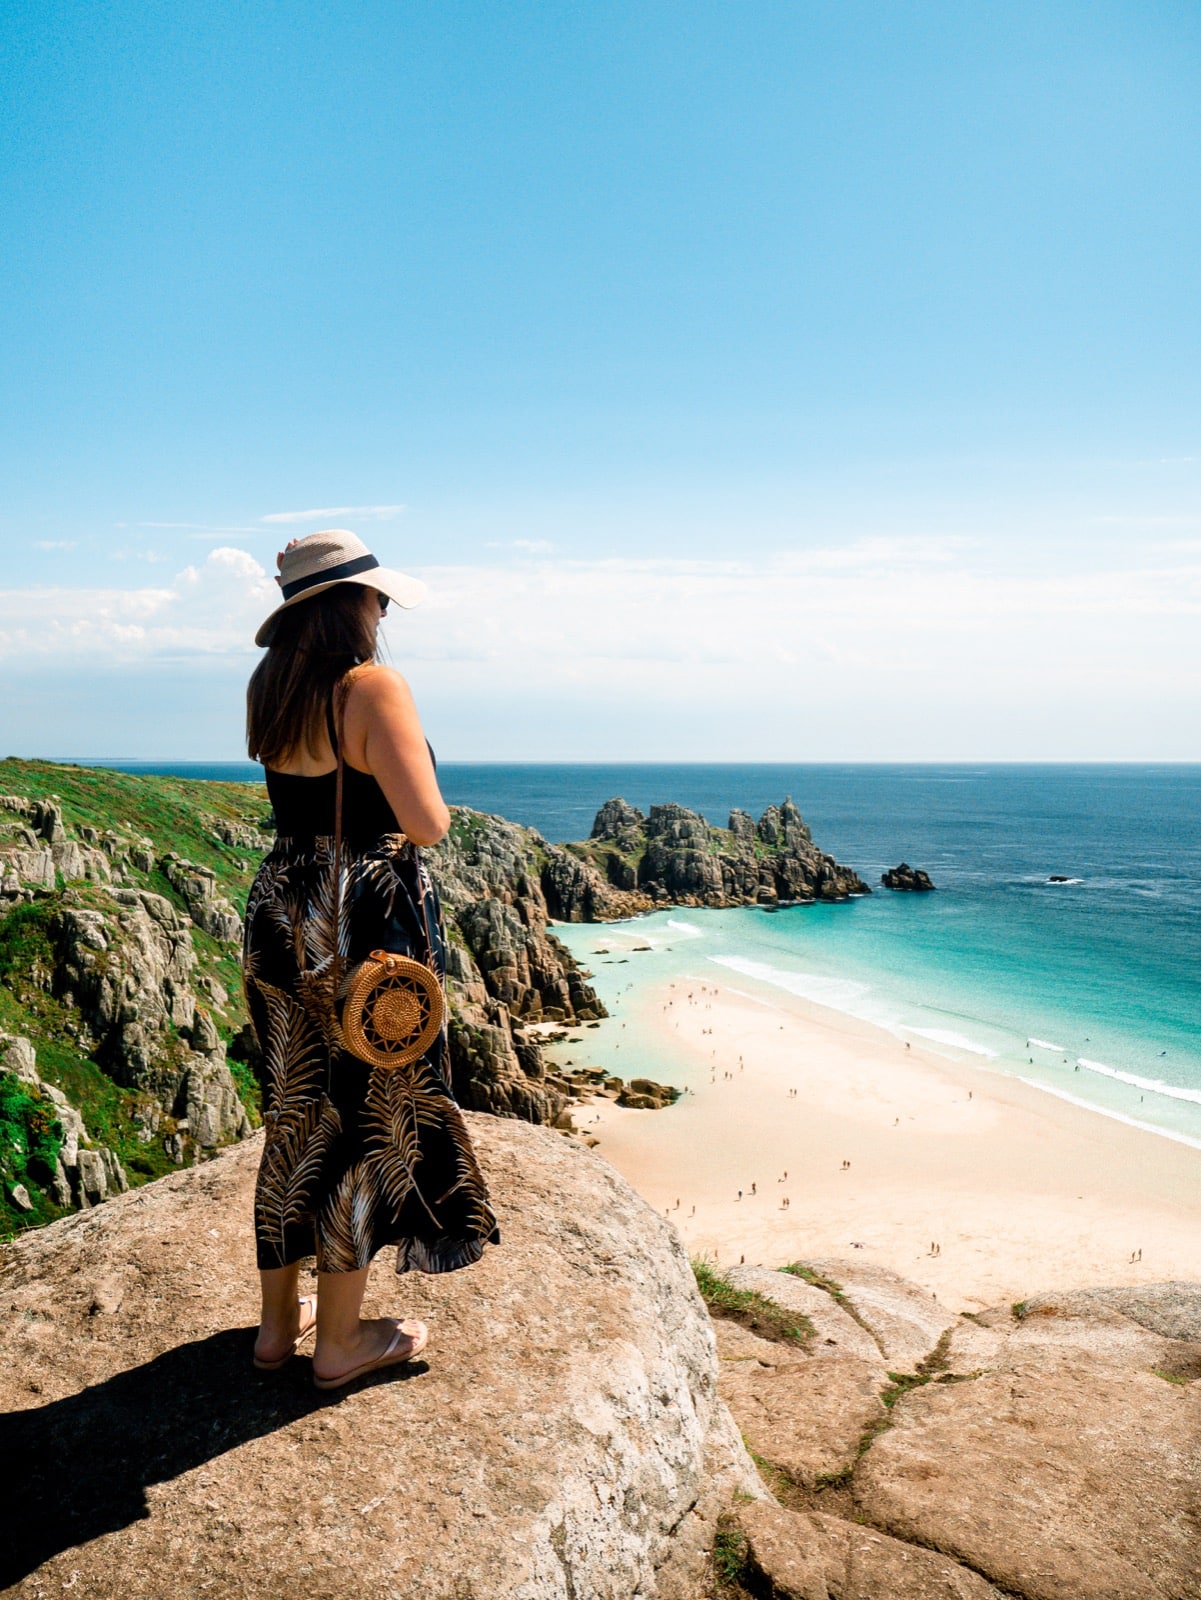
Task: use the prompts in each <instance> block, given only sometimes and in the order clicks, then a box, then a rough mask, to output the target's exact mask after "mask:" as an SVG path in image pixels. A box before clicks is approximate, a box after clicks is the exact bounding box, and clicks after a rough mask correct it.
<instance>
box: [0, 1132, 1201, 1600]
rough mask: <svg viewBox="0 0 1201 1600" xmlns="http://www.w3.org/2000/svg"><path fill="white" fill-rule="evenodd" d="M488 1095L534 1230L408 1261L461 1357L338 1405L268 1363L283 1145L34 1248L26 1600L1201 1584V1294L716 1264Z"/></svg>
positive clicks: (1049, 1595) (87, 1218) (1155, 1588)
mask: <svg viewBox="0 0 1201 1600" xmlns="http://www.w3.org/2000/svg"><path fill="white" fill-rule="evenodd" d="M469 1115H470V1121H471V1132H472V1138H473V1140H474V1142H475V1144H476V1148H477V1150H478V1151H479V1154H480V1158H481V1161H482V1163H483V1165H484V1169H485V1172H486V1174H487V1177H488V1181H489V1184H490V1186H491V1189H492V1193H493V1197H494V1199H495V1202H496V1206H497V1211H498V1215H499V1218H500V1223H501V1229H502V1236H503V1244H502V1245H501V1246H500V1247H498V1248H495V1249H492V1250H489V1251H488V1252H487V1254H486V1255H485V1257H484V1260H483V1261H482V1262H480V1263H479V1264H478V1265H477V1266H475V1267H473V1268H471V1269H470V1270H469V1271H464V1272H459V1273H454V1274H450V1275H447V1276H443V1277H433V1278H428V1277H423V1276H422V1275H420V1274H411V1275H409V1276H406V1277H404V1278H402V1279H400V1280H397V1279H395V1278H394V1277H393V1276H392V1274H391V1273H390V1272H388V1271H387V1270H385V1264H384V1263H383V1262H382V1261H381V1263H380V1267H379V1269H378V1270H377V1271H376V1273H375V1274H374V1281H373V1284H372V1290H371V1301H370V1310H371V1311H372V1312H373V1313H375V1314H379V1313H385V1312H396V1311H401V1310H403V1311H404V1312H406V1313H408V1314H413V1315H419V1316H421V1317H423V1318H424V1319H425V1320H426V1321H427V1322H428V1323H429V1325H430V1328H431V1343H430V1347H429V1350H428V1352H427V1354H426V1356H425V1357H424V1358H423V1360H422V1361H421V1362H419V1363H415V1364H414V1365H413V1366H412V1367H410V1368H407V1369H401V1370H394V1371H393V1372H392V1373H384V1374H378V1375H376V1376H375V1377H374V1378H372V1379H368V1380H364V1381H363V1382H362V1383H361V1384H359V1385H358V1386H355V1387H353V1388H351V1389H348V1390H347V1391H345V1392H344V1393H342V1394H341V1395H339V1396H337V1397H335V1398H334V1399H332V1400H331V1399H330V1397H328V1396H324V1395H322V1394H321V1393H319V1392H318V1391H316V1390H314V1389H313V1387H312V1385H311V1382H310V1374H309V1359H308V1356H307V1354H306V1353H305V1352H306V1350H307V1349H308V1348H309V1347H307V1346H302V1353H301V1355H300V1356H299V1357H298V1358H297V1359H296V1360H294V1361H293V1362H292V1363H290V1365H289V1366H288V1367H286V1368H285V1369H284V1370H283V1371H282V1372H279V1373H274V1374H270V1375H266V1376H264V1375H260V1374H255V1373H254V1372H253V1371H252V1369H251V1366H250V1354H251V1346H252V1343H253V1338H254V1322H255V1316H256V1310H257V1306H256V1284H255V1274H254V1259H253V1248H252V1244H251V1239H250V1229H249V1216H250V1209H251V1194H252V1188H253V1182H254V1175H255V1168H256V1165H257V1159H258V1137H257V1136H256V1137H255V1138H253V1139H250V1140H247V1141H244V1142H242V1143H240V1144H237V1145H235V1146H233V1147H231V1148H230V1149H228V1150H225V1151H223V1152H221V1153H220V1154H219V1155H218V1156H217V1158H216V1159H214V1160H212V1161H209V1162H205V1163H203V1164H201V1165H200V1166H197V1167H194V1168H187V1169H185V1170H183V1171H180V1172H178V1173H176V1174H174V1175H172V1176H168V1177H166V1178H164V1179H163V1180H162V1181H161V1182H159V1183H156V1184H153V1185H150V1186H149V1187H147V1188H144V1189H142V1190H140V1191H136V1192H130V1193H126V1194H123V1195H120V1196H118V1197H117V1198H115V1199H114V1200H112V1201H111V1202H110V1203H108V1204H107V1205H104V1206H101V1207H99V1208H97V1209H94V1210H91V1211H89V1212H87V1213H85V1214H82V1215H78V1216H74V1217H68V1218H64V1219H63V1220H61V1221H59V1222H55V1223H52V1224H51V1225H49V1226H48V1227H45V1228H41V1229H36V1230H33V1231H31V1232H28V1233H26V1234H25V1235H24V1236H22V1237H21V1238H20V1239H18V1240H15V1241H11V1242H10V1243H9V1244H8V1245H6V1246H4V1247H3V1252H2V1255H0V1330H2V1333H3V1338H4V1345H5V1352H6V1361H5V1363H4V1366H3V1369H2V1370H0V1406H2V1408H3V1410H2V1413H0V1449H2V1450H3V1453H4V1459H5V1460H6V1461H7V1462H9V1463H10V1464H12V1465H14V1466H15V1467H16V1468H17V1469H18V1470H17V1471H16V1472H15V1473H14V1474H13V1482H12V1484H11V1486H10V1488H9V1490H8V1492H7V1494H6V1496H5V1500H4V1522H5V1528H4V1532H3V1537H0V1588H2V1589H3V1592H4V1593H5V1594H11V1595H13V1596H14V1597H20V1600H38V1597H43V1596H46V1595H49V1594H52V1593H53V1594H58V1593H59V1592H60V1591H64V1590H67V1591H70V1592H72V1593H75V1594H79V1595H82V1596H86V1597H88V1600H158V1597H159V1596H160V1595H161V1594H163V1593H164V1592H165V1591H169V1592H171V1593H172V1594H176V1595H179V1596H180V1597H181V1600H192V1597H195V1600H199V1597H201V1596H206V1595H222V1596H225V1595H230V1596H233V1595H237V1596H240V1597H243V1600H256V1597H260V1596H261V1597H262V1600H276V1597H277V1596H279V1595H281V1594H304V1595H306V1596H312V1597H313V1600H359V1597H360V1596H362V1595H364V1594H369V1595H373V1596H379V1597H381V1600H701V1597H703V1596H704V1597H710V1600H764V1597H772V1600H780V1597H783V1600H948V1597H950V1600H1005V1597H1008V1600H1201V1563H1199V1562H1198V1560H1197V1555H1198V1551H1199V1549H1201V1543H1199V1522H1198V1513H1199V1510H1201V1506H1199V1503H1198V1487H1197V1486H1198V1483H1199V1482H1201V1381H1198V1380H1199V1379H1201V1287H1199V1286H1196V1285H1188V1284H1155V1285H1149V1286H1147V1285H1144V1286H1142V1287H1140V1288H1138V1289H1110V1290H1093V1291H1085V1292H1076V1293H1073V1294H1068V1295H1056V1294H1052V1293H1043V1294H1038V1295H1031V1296H1030V1298H1028V1299H1027V1300H1025V1301H1024V1302H1021V1303H1019V1304H1017V1305H1013V1306H999V1307H996V1308H995V1309H993V1310H990V1311H987V1312H984V1313H982V1314H979V1315H975V1316H970V1317H967V1316H961V1315H956V1314H955V1313H954V1312H952V1311H950V1310H947V1309H946V1308H944V1307H942V1306H940V1304H939V1303H938V1301H937V1300H935V1299H933V1297H932V1296H931V1295H930V1294H929V1293H927V1292H925V1291H923V1290H921V1289H919V1288H917V1287H916V1286H914V1285H913V1284H910V1283H908V1282H906V1281H905V1280H904V1279H903V1278H900V1277H898V1276H896V1275H895V1274H893V1273H891V1272H887V1271H885V1270H883V1269H881V1268H879V1267H874V1266H871V1265H869V1264H865V1263H859V1262H843V1261H832V1260H809V1261H801V1262H794V1263H791V1264H790V1265H789V1266H788V1267H787V1270H774V1269H765V1268H762V1267H744V1268H736V1269H734V1270H732V1271H731V1272H729V1273H728V1274H727V1275H725V1276H724V1277H719V1276H718V1275H716V1273H715V1272H714V1271H713V1269H711V1268H702V1269H701V1270H699V1271H698V1272H697V1274H696V1278H694V1273H693V1271H692V1270H690V1266H689V1262H688V1260H687V1257H686V1255H685V1253H684V1250H683V1247H682V1244H681V1242H680V1240H679V1237H678V1235H677V1234H676V1232H675V1230H674V1229H673V1228H672V1227H671V1225H670V1223H669V1222H668V1221H667V1220H666V1219H665V1218H663V1217H661V1216H659V1215H658V1214H657V1213H656V1212H654V1211H653V1210H652V1209H651V1208H650V1207H649V1206H648V1205H647V1204H646V1203H645V1202H644V1201H642V1200H641V1199H640V1198H639V1197H638V1196H637V1195H636V1194H635V1193H634V1191H633V1190H632V1189H631V1188H630V1187H629V1186H628V1185H627V1184H626V1183H625V1181H624V1180H623V1179H622V1178H621V1177H619V1176H618V1174H617V1173H616V1172H615V1171H614V1170H613V1169H612V1168H611V1167H610V1166H609V1165H608V1164H607V1163H606V1162H605V1161H603V1160H602V1159H600V1157H599V1156H597V1155H595V1154H594V1153H593V1152H591V1151H588V1150H586V1149H584V1148H583V1147H582V1145H581V1144H580V1143H579V1142H577V1141H576V1140H572V1139H563V1138H561V1137H560V1136H559V1135H558V1134H557V1133H555V1132H554V1131H553V1130H549V1129H545V1128H539V1127H535V1126H531V1125H528V1124H525V1123H522V1122H520V1121H518V1120H516V1119H512V1118H509V1119H501V1118H496V1117H488V1116H482V1115H479V1114H469ZM698 1280H699V1284H700V1288H701V1290H702V1292H703V1294H704V1296H705V1301H707V1302H708V1306H709V1308H710V1312H709V1313H707V1310H706V1304H705V1301H703V1300H702V1298H701V1294H700V1293H698V1287H697V1282H698ZM306 1287H308V1285H306Z"/></svg>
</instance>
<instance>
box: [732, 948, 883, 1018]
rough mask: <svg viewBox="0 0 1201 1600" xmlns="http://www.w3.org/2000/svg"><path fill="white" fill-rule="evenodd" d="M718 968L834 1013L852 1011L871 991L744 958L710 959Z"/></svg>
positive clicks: (843, 980)
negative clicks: (727, 969) (769, 986)
mask: <svg viewBox="0 0 1201 1600" xmlns="http://www.w3.org/2000/svg"><path fill="white" fill-rule="evenodd" d="M709 960H710V961H712V962H714V963H715V964H716V965H717V966H719V967H729V968H730V969H731V970H732V971H734V972H741V973H742V974H743V976H744V977H747V978H758V979H759V981H760V982H761V983H770V984H771V985H772V987H773V988H776V989H784V990H786V991H787V992H788V993H789V994H795V995H800V997H801V998H802V999H803V1000H812V1001H813V1002H814V1003H815V1004H816V1005H819V1006H829V1007H830V1008H831V1009H832V1010H834V1011H849V1010H850V1009H851V1002H852V1001H853V1000H857V999H858V998H859V997H860V996H861V995H865V994H867V992H868V985H867V984H866V983H856V982H855V981H854V980H853V979H852V978H824V977H822V976H821V975H820V974H819V973H816V972H796V971H792V970H789V969H786V968H784V967H773V966H771V965H770V964H769V963H768V962H766V961H750V960H748V959H747V958H746V957H745V956H710V957H709Z"/></svg>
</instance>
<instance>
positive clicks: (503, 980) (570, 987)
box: [423, 806, 606, 1123]
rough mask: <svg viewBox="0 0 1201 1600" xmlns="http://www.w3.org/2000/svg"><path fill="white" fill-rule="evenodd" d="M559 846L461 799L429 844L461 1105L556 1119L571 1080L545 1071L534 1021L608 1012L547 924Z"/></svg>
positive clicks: (581, 1017)
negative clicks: (548, 874) (446, 828)
mask: <svg viewBox="0 0 1201 1600" xmlns="http://www.w3.org/2000/svg"><path fill="white" fill-rule="evenodd" d="M555 853H556V852H555V851H554V849H553V847H552V846H550V845H548V844H547V843H546V841H545V840H544V839H543V838H542V837H541V836H540V835H539V834H537V833H535V832H534V831H533V830H532V829H530V828H522V827H519V826H518V825H517V824H516V823H512V822H506V821H505V820H504V818H503V817H488V816H483V815H481V814H480V813H479V812H476V811H469V810H467V809H465V808H463V807H458V806H456V807H455V808H454V812H453V820H452V823H451V830H450V833H449V834H448V835H447V837H446V839H444V840H443V842H442V843H441V844H440V845H438V846H436V847H435V848H434V849H432V850H426V851H424V852H423V855H424V858H425V861H426V864H427V866H428V867H429V869H430V872H431V874H432V875H433V878H434V881H435V882H436V883H437V885H438V892H439V894H440V895H441V898H442V907H443V913H444V916H445V921H446V930H447V934H448V937H449V939H450V959H449V963H448V971H447V997H448V999H449V1001H450V1005H451V1023H450V1053H451V1064H452V1071H453V1076H454V1092H455V1096H456V1098H457V1099H458V1100H459V1102H460V1104H462V1105H466V1106H469V1107H471V1108H472V1109H473V1110H477V1111H492V1112H499V1113H500V1114H501V1115H504V1116H517V1117H522V1118H524V1119H525V1120H526V1121H528V1122H546V1123H549V1122H554V1121H555V1120H556V1119H557V1118H558V1117H559V1116H560V1115H561V1113H562V1111H563V1108H564V1107H565V1106H566V1104H567V1097H568V1086H567V1085H566V1084H565V1083H563V1082H562V1081H561V1080H558V1079H556V1078H554V1076H553V1075H548V1073H547V1069H546V1066H545V1063H544V1061H543V1058H542V1050H541V1046H540V1045H539V1043H538V1039H537V1036H536V1034H534V1033H531V1032H529V1031H527V1030H526V1029H523V1028H522V1026H521V1024H522V1023H530V1022H585V1021H589V1020H592V1019H595V1018H597V1017H603V1016H604V1015H605V1014H606V1013H605V1008H604V1006H603V1005H602V1004H601V1003H600V1001H599V1000H598V999H597V997H596V995H595V994H594V993H593V991H592V990H591V989H590V988H589V986H588V984H587V983H586V982H585V980H584V978H583V977H582V975H581V973H580V969H579V967H578V966H577V964H576V962H575V959H574V958H573V957H572V956H571V955H570V954H569V953H568V951H567V950H566V949H564V947H563V946H562V945H561V944H560V943H559V941H558V940H557V939H556V938H555V937H554V935H553V934H552V933H550V931H549V929H548V926H547V924H548V920H549V918H548V912H547V903H546V896H545V894H544V892H543V887H542V884H543V872H544V870H545V866H546V862H547V860H548V859H549V858H550V857H551V856H552V855H554V854H555Z"/></svg>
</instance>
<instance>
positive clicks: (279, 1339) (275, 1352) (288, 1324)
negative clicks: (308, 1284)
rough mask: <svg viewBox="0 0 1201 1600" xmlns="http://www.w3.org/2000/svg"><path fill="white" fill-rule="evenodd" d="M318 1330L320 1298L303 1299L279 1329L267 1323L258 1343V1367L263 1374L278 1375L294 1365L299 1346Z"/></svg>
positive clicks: (262, 1328) (273, 1324)
mask: <svg viewBox="0 0 1201 1600" xmlns="http://www.w3.org/2000/svg"><path fill="white" fill-rule="evenodd" d="M316 1326H317V1296H316V1295H314V1294H306V1295H303V1296H302V1297H301V1298H300V1299H299V1300H297V1301H296V1303H295V1305H293V1306H292V1307H291V1308H290V1310H289V1312H288V1314H287V1315H286V1317H285V1320H284V1322H282V1323H280V1324H279V1325H278V1326H277V1325H276V1324H275V1323H272V1324H271V1325H270V1326H268V1324H267V1323H266V1322H264V1323H263V1325H262V1327H261V1328H260V1329H259V1336H258V1338H257V1339H256V1340H255V1341H254V1364H255V1366H256V1367H257V1368H258V1370H259V1371H260V1372H274V1371H276V1370H277V1368H279V1367H282V1366H284V1365H285V1364H286V1363H287V1362H289V1361H291V1359H292V1357H293V1356H294V1355H295V1354H296V1346H297V1345H298V1344H299V1343H300V1341H301V1340H302V1339H303V1338H304V1337H305V1335H306V1334H309V1333H311V1332H312V1331H313V1329H314V1328H315V1327H316Z"/></svg>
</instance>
